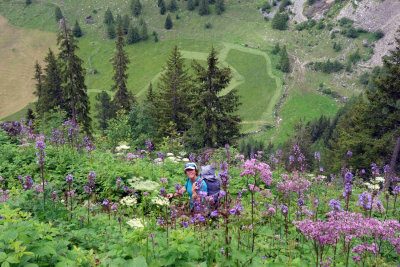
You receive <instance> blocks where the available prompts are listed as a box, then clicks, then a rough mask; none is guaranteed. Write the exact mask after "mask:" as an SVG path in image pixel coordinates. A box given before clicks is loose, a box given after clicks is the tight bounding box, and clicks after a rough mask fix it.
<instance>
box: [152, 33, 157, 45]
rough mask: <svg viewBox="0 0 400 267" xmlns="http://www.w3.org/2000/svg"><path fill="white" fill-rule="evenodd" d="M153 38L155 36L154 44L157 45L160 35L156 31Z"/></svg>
mask: <svg viewBox="0 0 400 267" xmlns="http://www.w3.org/2000/svg"><path fill="white" fill-rule="evenodd" d="M153 36H154V42H155V43H157V42H158V34H157V32H156V31H153Z"/></svg>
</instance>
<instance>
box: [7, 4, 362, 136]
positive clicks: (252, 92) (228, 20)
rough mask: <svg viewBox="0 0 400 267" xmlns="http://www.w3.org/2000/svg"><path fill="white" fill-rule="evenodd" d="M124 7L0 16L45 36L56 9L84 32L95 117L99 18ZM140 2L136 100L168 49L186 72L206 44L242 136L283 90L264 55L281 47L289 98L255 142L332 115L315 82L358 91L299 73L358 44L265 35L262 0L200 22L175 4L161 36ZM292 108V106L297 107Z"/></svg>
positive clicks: (152, 11)
mask: <svg viewBox="0 0 400 267" xmlns="http://www.w3.org/2000/svg"><path fill="white" fill-rule="evenodd" d="M129 2H130V1H128V0H119V1H112V2H109V1H105V0H95V1H89V0H83V1H78V0H71V1H48V0H43V1H33V4H31V5H30V6H25V4H24V1H20V2H12V1H3V2H1V3H0V13H1V14H3V15H5V16H6V17H7V19H9V22H10V23H11V24H12V25H17V26H21V27H23V28H24V29H26V28H28V29H30V30H33V29H41V30H44V31H49V32H53V33H55V32H56V31H57V28H58V26H57V23H56V21H55V18H54V8H55V6H56V5H58V6H60V8H61V10H62V12H63V14H64V15H65V16H66V18H67V19H68V21H69V23H70V24H72V23H74V22H75V20H78V21H79V23H80V25H81V28H82V30H83V32H84V37H82V38H80V39H79V47H80V51H79V55H80V56H81V57H82V59H83V60H84V67H85V68H86V69H94V70H96V71H97V74H94V75H93V74H88V75H87V76H86V84H87V87H88V89H89V96H90V99H91V100H92V113H95V110H94V98H95V95H96V94H97V93H98V92H100V91H101V90H107V91H108V90H109V88H110V87H111V84H112V81H111V77H112V68H111V64H110V59H111V57H112V56H113V53H114V46H115V44H114V41H113V40H109V39H108V38H107V36H106V31H105V27H104V24H103V17H104V12H105V10H106V9H107V8H108V7H109V8H110V9H111V10H112V12H113V15H114V17H116V15H117V14H120V15H121V16H122V15H124V14H129ZM141 2H142V5H143V14H142V17H143V18H144V20H145V21H146V23H147V26H148V32H149V35H150V38H149V40H148V41H145V42H140V43H137V44H134V45H131V46H127V48H126V50H127V52H128V54H129V57H130V59H131V64H130V66H129V71H128V72H129V80H128V85H129V88H130V90H131V91H132V92H133V93H134V94H135V95H136V96H137V98H138V99H139V100H140V99H141V98H142V97H144V95H145V91H146V89H147V87H148V85H149V83H150V82H153V85H156V83H157V78H158V77H159V74H160V72H161V71H162V67H163V66H164V64H165V61H166V59H167V57H168V54H169V53H170V51H171V49H172V47H173V46H174V45H175V44H177V45H178V46H179V48H180V49H181V51H182V54H183V56H184V57H185V59H186V62H187V63H188V64H187V65H188V67H189V66H190V61H191V60H192V59H205V57H206V55H207V53H208V51H209V50H210V48H211V46H214V47H216V49H217V51H219V58H220V62H221V65H224V66H229V67H231V68H232V70H233V77H232V82H231V85H230V86H229V88H228V89H226V91H228V90H230V89H232V88H238V89H239V94H240V95H241V96H242V98H241V101H242V106H241V107H240V111H239V113H240V114H241V116H242V119H243V129H242V131H243V132H244V133H247V132H252V131H255V130H257V129H259V128H260V127H263V126H266V125H272V124H273V123H274V121H273V109H274V106H275V104H276V103H277V101H278V99H279V97H280V95H281V94H282V92H283V86H282V84H283V74H282V73H281V72H280V71H278V70H276V68H275V66H276V65H277V64H278V60H279V56H278V55H272V54H271V53H270V51H271V50H272V47H273V45H274V44H275V43H277V42H279V43H280V44H281V45H283V44H285V45H287V47H288V51H289V54H290V56H291V61H292V66H293V72H292V73H291V74H290V75H288V76H287V79H286V84H287V88H288V92H289V94H290V97H289V98H288V99H287V100H286V101H287V102H286V103H284V105H283V106H282V107H281V111H280V114H279V115H280V117H281V118H282V122H281V123H280V126H279V132H275V131H276V129H278V127H275V128H274V129H272V130H269V131H267V132H264V133H262V134H261V136H263V138H266V139H269V138H272V137H273V138H274V140H284V139H285V138H284V137H282V138H280V137H279V136H282V133H284V134H283V136H286V132H290V131H291V128H290V127H292V125H293V123H292V122H291V121H292V120H294V119H295V118H300V117H306V118H307V119H311V118H312V117H315V116H320V115H321V114H325V115H327V114H333V113H334V110H335V109H337V104H336V102H335V101H334V100H333V99H331V98H329V97H326V96H322V95H319V94H317V93H316V89H317V88H318V85H319V84H320V83H323V84H324V86H325V87H329V88H331V89H332V90H335V91H337V92H339V93H340V94H341V95H344V96H351V95H353V94H354V93H355V92H358V90H357V88H356V87H357V84H356V85H354V84H355V83H354V77H352V76H351V75H348V74H343V75H342V76H340V75H337V77H334V76H333V75H326V74H322V73H315V72H311V71H310V70H308V69H307V68H304V64H305V63H306V62H309V61H316V60H319V59H324V58H336V57H340V56H341V55H342V54H344V53H350V52H352V50H354V49H356V48H357V47H360V43H361V40H349V39H347V38H344V37H343V36H341V35H337V37H336V39H334V40H332V39H330V36H329V32H328V31H327V30H320V31H318V30H316V29H313V30H310V31H302V32H297V31H283V32H282V31H276V30H272V29H271V23H270V22H265V21H264V20H263V18H262V16H261V14H260V12H259V11H258V10H257V7H259V6H260V5H261V3H262V1H255V0H250V1H239V0H226V1H225V3H226V6H227V8H226V11H225V12H224V13H223V14H222V15H220V16H217V15H215V12H214V10H213V6H211V12H212V15H210V16H203V17H202V16H199V15H198V13H197V9H196V10H195V11H191V12H190V11H187V10H186V1H178V2H177V3H178V5H179V8H180V9H179V11H177V12H175V13H173V14H172V19H173V24H174V27H173V29H172V30H169V31H167V30H165V29H164V22H165V17H166V14H165V15H160V13H159V8H158V7H157V6H156V1H152V0H147V1H145V0H142V1H141ZM167 2H168V1H167ZM87 16H92V18H93V19H94V20H95V21H96V23H94V24H86V23H85V21H84V19H85V17H87ZM178 18H179V19H178ZM132 22H133V23H134V24H135V23H136V24H137V23H138V19H137V18H133V20H132ZM206 23H210V24H211V25H212V27H211V28H209V29H206V27H205V26H204V25H205V24H206ZM153 31H156V32H157V33H158V36H159V39H160V42H158V43H154V41H153V38H152V36H151V33H152V32H153ZM334 41H336V42H341V43H342V45H343V47H344V51H342V52H335V51H334V50H333V48H332V44H333V42H334ZM361 48H362V47H361ZM301 66H302V67H303V68H301ZM338 80H340V81H341V82H343V83H347V84H350V83H352V84H353V86H351V87H346V88H345V87H342V84H341V83H339V82H338ZM33 90H34V88H33V87H32V86H31V87H29V89H26V91H29V93H30V94H31V92H32V91H33ZM110 93H111V92H110ZM297 98H299V99H298V100H297ZM303 99H307V101H303ZM314 103H315V105H314ZM297 105H300V106H298V107H297ZM316 106H318V108H316ZM289 107H290V108H289ZM292 113H293V114H292ZM286 116H288V117H286ZM11 117H13V118H14V117H16V116H11ZM7 118H10V117H7Z"/></svg>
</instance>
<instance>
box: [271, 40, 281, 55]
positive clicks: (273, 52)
mask: <svg viewBox="0 0 400 267" xmlns="http://www.w3.org/2000/svg"><path fill="white" fill-rule="evenodd" d="M279 51H281V48H280V47H279V43H276V44H275V46H274V49H273V50H272V51H271V53H272V54H274V55H276V54H278V53H279Z"/></svg>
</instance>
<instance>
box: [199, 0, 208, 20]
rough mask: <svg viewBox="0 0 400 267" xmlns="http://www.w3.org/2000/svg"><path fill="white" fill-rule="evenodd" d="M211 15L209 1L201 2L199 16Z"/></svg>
mask: <svg viewBox="0 0 400 267" xmlns="http://www.w3.org/2000/svg"><path fill="white" fill-rule="evenodd" d="M209 14H210V7H209V6H208V0H200V4H199V15H200V16H204V15H209Z"/></svg>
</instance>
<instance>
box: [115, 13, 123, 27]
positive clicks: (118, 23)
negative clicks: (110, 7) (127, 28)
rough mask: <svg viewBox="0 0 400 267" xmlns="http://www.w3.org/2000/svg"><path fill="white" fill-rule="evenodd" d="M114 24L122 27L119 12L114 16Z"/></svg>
mask: <svg viewBox="0 0 400 267" xmlns="http://www.w3.org/2000/svg"><path fill="white" fill-rule="evenodd" d="M115 24H116V25H120V26H121V27H122V17H121V15H120V14H117V17H116V18H115Z"/></svg>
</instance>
